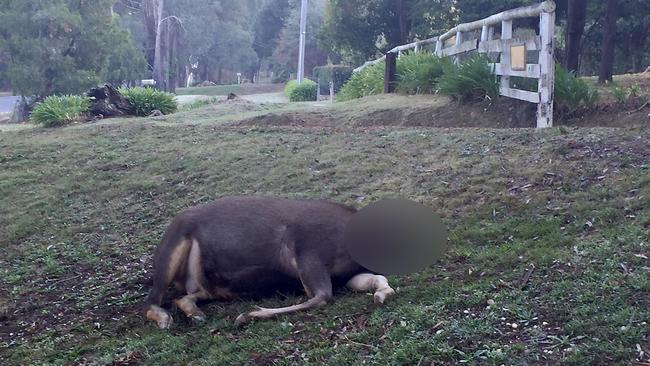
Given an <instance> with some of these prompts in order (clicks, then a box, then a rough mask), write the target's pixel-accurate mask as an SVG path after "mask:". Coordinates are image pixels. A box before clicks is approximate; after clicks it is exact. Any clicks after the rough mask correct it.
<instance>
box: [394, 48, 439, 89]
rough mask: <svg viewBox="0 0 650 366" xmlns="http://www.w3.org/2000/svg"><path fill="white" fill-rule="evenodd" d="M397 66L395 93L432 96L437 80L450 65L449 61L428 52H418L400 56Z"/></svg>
mask: <svg viewBox="0 0 650 366" xmlns="http://www.w3.org/2000/svg"><path fill="white" fill-rule="evenodd" d="M397 64H398V65H397V70H398V71H397V80H398V81H397V91H399V92H401V93H407V94H420V93H424V94H432V93H434V92H435V91H436V84H437V83H438V79H439V78H440V77H441V76H442V74H443V72H444V70H445V68H447V67H448V66H449V64H451V60H450V59H449V58H448V57H438V56H436V55H434V54H432V53H430V52H418V53H409V54H406V55H402V57H400V58H399V59H398V60H397Z"/></svg>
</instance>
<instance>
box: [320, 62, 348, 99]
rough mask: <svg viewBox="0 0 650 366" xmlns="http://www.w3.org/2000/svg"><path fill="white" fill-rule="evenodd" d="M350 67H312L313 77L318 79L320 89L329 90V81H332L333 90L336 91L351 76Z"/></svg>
mask: <svg viewBox="0 0 650 366" xmlns="http://www.w3.org/2000/svg"><path fill="white" fill-rule="evenodd" d="M352 70H353V69H352V68H351V67H349V66H344V65H327V66H318V67H315V68H314V78H315V79H318V80H319V81H320V86H321V90H329V84H330V82H332V81H333V82H334V92H335V93H337V92H338V91H339V90H341V88H342V87H343V85H344V84H345V83H346V82H347V81H348V80H350V78H351V77H352Z"/></svg>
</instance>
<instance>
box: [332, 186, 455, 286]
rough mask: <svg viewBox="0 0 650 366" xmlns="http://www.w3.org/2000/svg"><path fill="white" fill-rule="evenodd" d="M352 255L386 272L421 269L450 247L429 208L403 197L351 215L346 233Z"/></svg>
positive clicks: (446, 237)
mask: <svg viewBox="0 0 650 366" xmlns="http://www.w3.org/2000/svg"><path fill="white" fill-rule="evenodd" d="M345 245H346V247H347V250H348V252H349V253H350V256H352V258H353V259H354V260H355V261H356V262H357V263H359V264H360V265H362V266H363V267H365V268H367V269H369V270H371V271H373V272H376V273H380V274H385V275H404V274H409V273H414V272H418V271H420V270H423V269H425V268H426V267H428V266H430V265H432V264H434V263H435V262H436V261H437V260H439V259H440V258H441V257H442V256H443V254H444V253H445V252H446V251H447V248H448V236H447V228H446V227H445V225H444V224H443V223H442V220H441V219H440V216H439V215H438V214H436V213H435V212H433V211H432V210H431V209H430V208H427V207H426V206H423V205H421V204H419V203H416V202H413V201H409V200H404V199H389V200H382V201H379V202H375V203H372V204H369V205H368V206H366V207H364V208H362V209H361V210H359V211H358V212H357V213H355V214H354V215H353V216H352V219H351V221H350V222H349V223H348V226H347V227H346V232H345Z"/></svg>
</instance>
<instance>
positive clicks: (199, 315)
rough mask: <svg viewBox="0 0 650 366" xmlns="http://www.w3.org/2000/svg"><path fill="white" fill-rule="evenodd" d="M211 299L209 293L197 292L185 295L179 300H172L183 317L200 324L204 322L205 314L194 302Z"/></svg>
mask: <svg viewBox="0 0 650 366" xmlns="http://www.w3.org/2000/svg"><path fill="white" fill-rule="evenodd" d="M211 299H212V296H211V295H210V294H209V293H207V292H205V291H199V292H195V293H193V294H189V295H186V296H184V297H182V298H180V299H176V300H174V303H175V304H176V306H178V308H179V309H181V310H182V311H183V312H184V313H185V315H187V317H188V318H191V319H192V320H195V321H200V322H201V321H204V320H205V313H204V312H203V311H201V309H199V307H198V306H196V301H197V300H211Z"/></svg>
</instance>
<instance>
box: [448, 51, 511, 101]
mask: <svg viewBox="0 0 650 366" xmlns="http://www.w3.org/2000/svg"><path fill="white" fill-rule="evenodd" d="M489 62H490V61H489V59H488V58H487V57H485V56H483V55H479V56H474V57H472V58H470V59H468V60H466V61H464V62H462V63H461V64H460V65H456V64H454V63H449V64H447V66H446V67H445V70H444V73H443V75H442V77H441V78H440V79H439V80H438V88H439V90H440V92H441V93H444V94H447V95H450V96H452V97H453V98H455V99H457V100H459V101H461V102H466V101H472V100H486V99H488V100H496V99H497V98H498V97H499V81H498V78H497V76H496V75H495V74H494V73H493V70H492V69H491V68H490V65H489V64H488V63H489Z"/></svg>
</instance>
